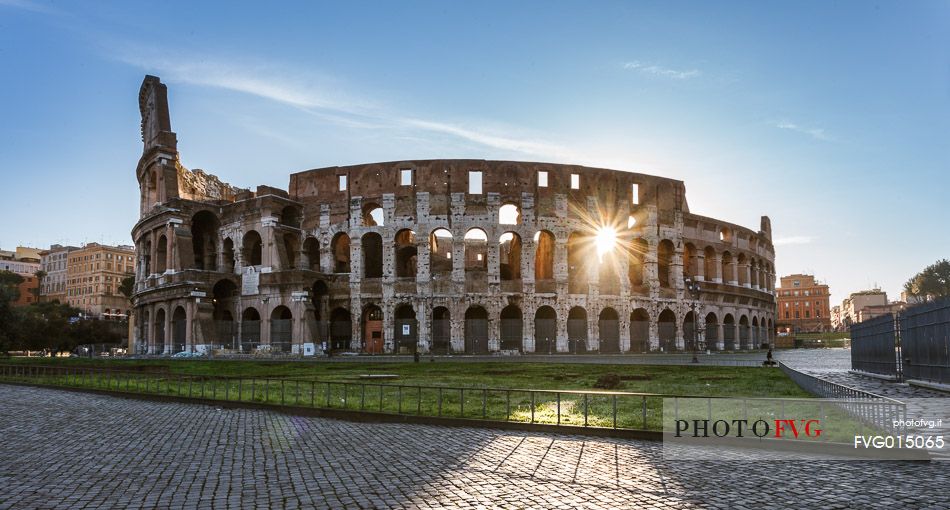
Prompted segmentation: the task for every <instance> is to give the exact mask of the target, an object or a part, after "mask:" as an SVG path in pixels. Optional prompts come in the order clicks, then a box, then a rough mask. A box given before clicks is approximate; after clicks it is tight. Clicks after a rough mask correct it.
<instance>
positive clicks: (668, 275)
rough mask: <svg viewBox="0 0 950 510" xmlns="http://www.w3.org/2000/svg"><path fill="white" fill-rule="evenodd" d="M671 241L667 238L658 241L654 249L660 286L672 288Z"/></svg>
mask: <svg viewBox="0 0 950 510" xmlns="http://www.w3.org/2000/svg"><path fill="white" fill-rule="evenodd" d="M673 251H674V248H673V242H672V241H670V240H669V239H664V240H662V241H660V244H659V245H658V246H657V249H656V263H657V278H658V279H659V280H660V287H661V288H664V289H670V288H673Z"/></svg>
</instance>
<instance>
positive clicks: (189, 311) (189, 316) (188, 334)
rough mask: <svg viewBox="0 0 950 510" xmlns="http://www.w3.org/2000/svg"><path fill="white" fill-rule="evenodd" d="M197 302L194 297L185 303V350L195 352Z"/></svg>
mask: <svg viewBox="0 0 950 510" xmlns="http://www.w3.org/2000/svg"><path fill="white" fill-rule="evenodd" d="M194 318H195V302H194V300H193V299H189V300H188V301H187V302H186V303H185V351H187V352H194V350H195V343H194V342H195V336H194V331H192V330H193V329H194V327H195V321H194Z"/></svg>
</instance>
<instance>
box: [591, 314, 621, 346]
mask: <svg viewBox="0 0 950 510" xmlns="http://www.w3.org/2000/svg"><path fill="white" fill-rule="evenodd" d="M597 329H598V331H599V332H600V352H601V353H603V354H617V353H619V352H620V320H619V317H618V316H617V310H614V309H613V308H609V307H608V308H604V309H603V310H602V311H601V312H600V317H599V320H598V321H597Z"/></svg>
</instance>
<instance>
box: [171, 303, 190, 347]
mask: <svg viewBox="0 0 950 510" xmlns="http://www.w3.org/2000/svg"><path fill="white" fill-rule="evenodd" d="M187 326H188V320H187V316H186V314H185V308H184V307H182V306H179V307H178V308H175V312H174V313H172V352H184V350H185V338H186V331H187Z"/></svg>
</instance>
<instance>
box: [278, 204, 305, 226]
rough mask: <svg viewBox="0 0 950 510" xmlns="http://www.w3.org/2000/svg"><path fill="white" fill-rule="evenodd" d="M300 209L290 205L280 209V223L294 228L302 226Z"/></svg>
mask: <svg viewBox="0 0 950 510" xmlns="http://www.w3.org/2000/svg"><path fill="white" fill-rule="evenodd" d="M300 217H301V214H300V209H298V208H297V207H296V206H292V205H288V206H287V207H284V208H283V209H282V210H281V211H280V223H281V224H282V225H286V226H288V227H292V228H300Z"/></svg>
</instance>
